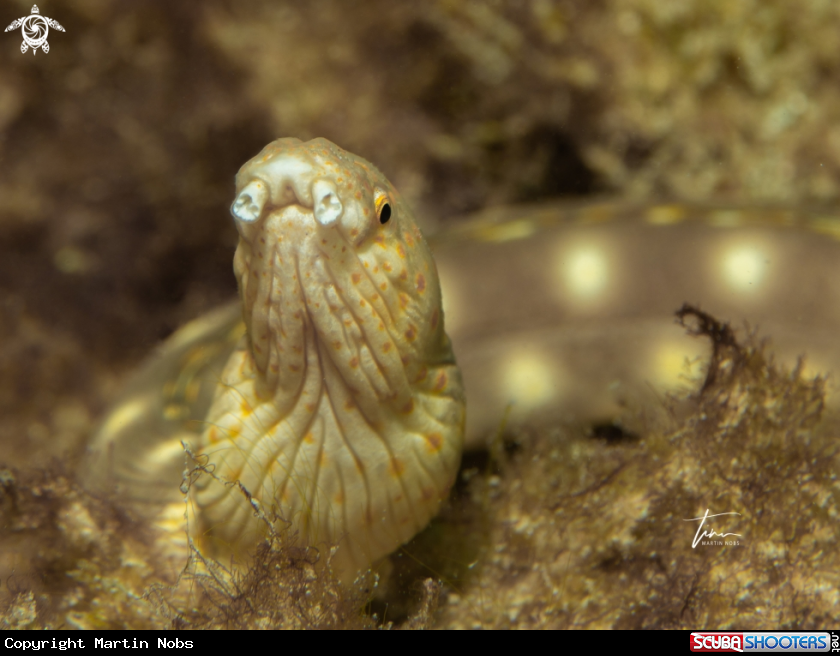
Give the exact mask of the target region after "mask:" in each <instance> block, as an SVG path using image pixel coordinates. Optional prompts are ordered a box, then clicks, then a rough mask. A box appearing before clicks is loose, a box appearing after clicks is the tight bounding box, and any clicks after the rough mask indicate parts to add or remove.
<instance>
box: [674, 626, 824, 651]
mask: <svg viewBox="0 0 840 656" xmlns="http://www.w3.org/2000/svg"><path fill="white" fill-rule="evenodd" d="M690 640H691V643H690V647H691V651H716V652H774V651H778V652H785V653H790V652H797V653H803V652H827V651H831V648H832V636H831V635H830V634H829V633H828V632H824V631H823V632H817V631H797V632H793V631H791V632H779V633H770V632H758V631H742V632H737V631H730V632H727V633H723V632H711V631H695V632H692V634H691V638H690Z"/></svg>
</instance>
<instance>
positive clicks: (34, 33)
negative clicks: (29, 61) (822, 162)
mask: <svg viewBox="0 0 840 656" xmlns="http://www.w3.org/2000/svg"><path fill="white" fill-rule="evenodd" d="M51 27H52V28H53V29H56V30H58V31H59V32H63V31H64V28H63V27H61V25H59V24H58V21H54V20H53V19H52V18H47V17H46V16H41V13H40V12H39V11H38V5H32V13H31V14H29V16H24V17H23V18H18V19H17V20H13V21H12V24H11V25H9V27H7V28H6V32H10V31H11V30H16V29H17V28H20V31H21V33H22V34H23V43H21V44H20V51H21V52H26V51H27V50H29V48H32V54H33V55H34V54H35V51H36V50H38V48H41V49H42V50H43V51H44V52H49V51H50V44H49V43H47V34H49V32H50V28H51Z"/></svg>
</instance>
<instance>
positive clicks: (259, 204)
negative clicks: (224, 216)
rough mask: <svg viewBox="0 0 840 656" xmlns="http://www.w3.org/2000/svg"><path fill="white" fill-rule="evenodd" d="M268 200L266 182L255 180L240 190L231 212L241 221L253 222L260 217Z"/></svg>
mask: <svg viewBox="0 0 840 656" xmlns="http://www.w3.org/2000/svg"><path fill="white" fill-rule="evenodd" d="M266 200H268V189H267V188H266V185H265V183H264V182H262V181H260V180H254V181H252V182H250V183H248V185H247V186H246V187H245V188H244V189H243V190H242V191H241V192H239V195H238V196H237V197H236V200H234V201H233V205H231V208H230V213H231V214H233V216H234V217H236V218H237V219H239V220H240V221H244V222H246V223H251V222H253V221H256V220H257V219H258V218H260V214H262V210H263V207H265V202H266Z"/></svg>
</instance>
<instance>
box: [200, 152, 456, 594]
mask: <svg viewBox="0 0 840 656" xmlns="http://www.w3.org/2000/svg"><path fill="white" fill-rule="evenodd" d="M236 183H237V184H236V188H237V194H238V196H237V201H236V202H235V203H234V209H233V213H234V217H235V219H236V226H237V229H238V230H239V233H240V241H239V246H238V248H237V250H236V255H235V257H234V271H235V274H236V277H237V279H238V281H239V293H240V298H241V300H242V312H243V316H244V318H245V323H246V326H247V332H246V335H245V337H243V338H242V341H241V343H240V345H239V346H238V347H237V349H236V350H235V351H234V353H233V354H232V355H231V356H230V359H229V360H228V362H227V365H226V366H225V369H224V371H223V373H222V376H221V382H220V384H219V386H218V387H217V390H216V394H215V398H214V400H213V405H212V406H211V408H210V411H209V413H208V414H207V418H206V428H205V431H204V433H203V435H202V438H201V443H200V453H201V455H202V456H204V457H206V459H207V462H208V464H211V465H212V466H213V470H214V473H215V475H216V477H218V478H220V479H222V480H224V481H239V483H241V485H242V486H244V488H245V489H247V491H248V492H249V493H250V494H251V495H252V496H253V498H255V499H257V500H258V501H259V502H260V503H261V504H262V507H263V508H264V509H266V511H267V512H268V510H269V509H271V508H272V507H273V508H274V510H275V511H276V513H277V514H278V515H279V516H280V517H281V518H282V520H284V521H286V522H291V524H292V526H293V528H294V530H295V531H296V532H297V533H298V535H299V539H300V540H301V541H302V542H303V543H304V544H309V545H315V546H319V547H323V548H324V550H325V552H326V551H327V550H328V549H329V547H331V546H335V545H337V546H338V547H339V548H338V550H337V551H336V554H335V556H334V558H333V561H332V567H333V569H334V570H335V571H336V572H337V573H339V575H340V576H341V577H342V578H348V577H351V576H352V575H354V574H355V573H356V572H357V571H358V570H361V569H364V568H366V567H368V566H370V564H371V563H373V562H375V561H376V560H378V559H379V558H381V557H382V556H385V555H387V554H389V553H390V552H392V551H393V550H394V549H395V548H396V547H398V546H399V545H401V544H402V543H404V542H405V541H407V540H409V539H410V538H411V537H412V536H414V535H415V534H416V533H417V532H418V531H419V530H420V529H422V528H423V527H424V526H425V525H426V524H427V523H428V522H429V520H430V519H431V517H433V516H434V515H435V514H436V513H437V511H438V508H439V506H440V503H441V501H442V500H443V499H444V498H445V497H446V496H447V494H448V493H449V489H450V487H451V486H452V483H453V482H454V478H455V474H456V472H457V468H458V465H459V462H460V456H461V450H462V446H463V431H464V395H463V386H462V383H461V376H460V372H459V370H458V368H457V367H456V365H455V359H454V356H453V354H452V349H451V347H450V342H449V339H448V338H447V336H446V333H445V332H444V327H443V312H442V309H441V297H440V286H439V283H438V278H437V272H436V270H435V265H434V261H433V260H432V256H431V253H430V252H429V249H428V247H427V245H426V242H425V241H424V239H423V237H422V235H421V234H420V231H419V229H418V228H417V226H416V225H415V223H414V219H413V218H412V216H411V213H410V211H409V210H408V208H407V207H406V206H405V204H404V203H403V201H402V200H401V199H400V197H399V195H398V194H397V192H396V191H395V190H394V188H393V187H392V186H391V185H390V183H389V182H388V181H387V180H386V179H385V177H384V176H383V175H382V174H381V173H380V172H379V171H378V170H376V168H374V167H373V166H372V165H370V164H369V163H367V162H366V161H364V160H363V159H361V158H359V157H356V156H354V155H351V154H350V153H347V152H345V151H343V150H341V149H340V148H338V147H337V146H335V145H334V144H332V143H330V142H328V141H326V140H324V139H315V140H313V141H310V142H307V143H301V142H300V141H298V140H296V139H280V140H278V141H275V142H273V143H271V144H269V145H268V146H267V147H266V148H265V149H263V151H262V152H261V153H260V154H259V155H257V156H256V157H255V158H254V159H252V160H251V161H249V162H248V163H246V164H245V165H244V166H243V167H242V168H241V169H240V171H239V174H238V175H237V178H236ZM263 185H264V187H263ZM243 190H246V191H243ZM254 190H256V191H254ZM319 194H320V196H319ZM252 196H257V197H259V198H258V200H256V201H255V199H254V198H253V197H252ZM237 202H238V203H239V204H240V206H242V205H243V203H245V204H247V205H248V207H249V208H250V209H248V210H247V211H246V212H243V215H244V216H246V220H242V219H241V218H240V217H238V216H237V209H236V208H237V205H236V203H237ZM319 202H320V203H322V204H323V203H327V204H329V203H331V204H332V207H333V211H332V212H331V213H330V214H329V216H328V217H327V221H329V222H328V223H327V224H326V225H324V224H323V219H322V218H319V217H318V215H317V212H316V211H315V210H314V209H313V206H315V208H316V209H317V207H318V203H319ZM255 203H256V204H255ZM386 203H387V205H388V206H389V208H390V209H388V208H387V207H386V208H385V211H386V212H388V211H390V218H389V220H388V221H387V222H386V223H384V224H382V223H381V222H380V218H379V214H380V212H381V211H382V208H383V207H385V204H386ZM252 210H253V211H252ZM190 494H191V495H192V498H193V500H194V502H195V506H196V508H197V515H196V521H195V522H194V524H195V526H193V527H192V530H193V532H194V534H195V536H196V537H197V538H198V539H199V544H201V545H203V546H204V547H205V548H206V550H207V551H209V552H210V553H214V552H224V551H227V550H229V549H230V550H233V551H234V552H239V553H247V551H249V550H252V549H253V547H254V544H255V542H256V540H257V539H258V538H259V535H260V531H261V530H264V528H265V527H264V526H262V525H261V524H260V523H259V522H257V521H256V520H255V519H254V512H253V509H252V508H251V506H250V505H249V504H248V502H247V500H246V498H245V496H244V495H243V494H242V493H241V491H240V489H238V487H235V486H229V485H222V484H220V483H219V482H217V481H216V480H214V479H213V478H211V477H209V476H205V477H201V478H199V479H198V481H197V482H196V483H195V484H194V485H193V487H192V490H191V492H190Z"/></svg>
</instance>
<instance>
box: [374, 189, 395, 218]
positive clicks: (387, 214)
mask: <svg viewBox="0 0 840 656" xmlns="http://www.w3.org/2000/svg"><path fill="white" fill-rule="evenodd" d="M374 203H375V205H376V216H377V218H379V223H381V224H382V225H385V224H386V223H388V221H389V220H390V219H391V201H390V199H389V198H388V194H386V193H385V192H382V191H379V192H377V193H376V196H375V198H374Z"/></svg>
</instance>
